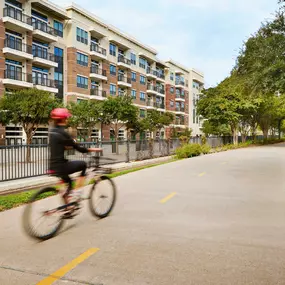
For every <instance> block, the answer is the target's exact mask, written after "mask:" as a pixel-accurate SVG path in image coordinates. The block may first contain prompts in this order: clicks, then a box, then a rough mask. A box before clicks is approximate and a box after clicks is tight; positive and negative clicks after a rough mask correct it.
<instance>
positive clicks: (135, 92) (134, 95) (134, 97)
mask: <svg viewBox="0 0 285 285" xmlns="http://www.w3.org/2000/svg"><path fill="white" fill-rule="evenodd" d="M136 97H137V91H136V90H134V89H133V90H132V98H133V99H136Z"/></svg>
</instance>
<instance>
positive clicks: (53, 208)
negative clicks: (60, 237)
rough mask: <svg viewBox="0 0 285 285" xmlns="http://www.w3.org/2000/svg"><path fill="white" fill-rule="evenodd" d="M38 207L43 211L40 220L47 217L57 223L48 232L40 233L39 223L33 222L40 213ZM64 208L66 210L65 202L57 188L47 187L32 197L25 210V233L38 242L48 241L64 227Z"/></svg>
mask: <svg viewBox="0 0 285 285" xmlns="http://www.w3.org/2000/svg"><path fill="white" fill-rule="evenodd" d="M47 197H49V198H47ZM44 198H47V199H44ZM38 207H39V208H41V209H43V210H42V211H39V213H40V218H39V219H40V220H41V219H42V218H45V217H46V218H53V219H54V220H55V221H56V223H55V224H54V225H53V226H52V228H51V229H49V230H47V231H43V232H40V231H39V230H37V229H36V227H35V225H36V224H37V223H36V222H34V221H33V218H34V216H35V214H36V213H37V212H38V210H37V208H38ZM62 208H64V200H63V198H62V197H61V196H60V195H58V191H57V190H56V189H55V188H53V187H46V188H43V189H41V190H39V191H38V192H36V193H35V194H34V195H33V196H32V197H31V199H30V201H29V202H28V204H27V205H26V207H25V209H24V213H23V227H24V230H25V232H26V233H27V234H28V235H29V236H30V237H32V238H35V239H38V240H47V239H50V238H52V237H54V236H55V235H56V233H57V232H58V231H59V230H60V228H61V227H62V225H63V219H62V214H63V211H62V210H63V209H62ZM48 209H49V210H48Z"/></svg>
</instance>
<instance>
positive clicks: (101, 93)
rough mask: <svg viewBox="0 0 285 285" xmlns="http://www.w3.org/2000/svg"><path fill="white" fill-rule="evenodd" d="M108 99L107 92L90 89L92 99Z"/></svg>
mask: <svg viewBox="0 0 285 285" xmlns="http://www.w3.org/2000/svg"><path fill="white" fill-rule="evenodd" d="M106 98H107V92H106V91H103V90H99V89H97V88H93V89H90V99H95V100H105V99H106Z"/></svg>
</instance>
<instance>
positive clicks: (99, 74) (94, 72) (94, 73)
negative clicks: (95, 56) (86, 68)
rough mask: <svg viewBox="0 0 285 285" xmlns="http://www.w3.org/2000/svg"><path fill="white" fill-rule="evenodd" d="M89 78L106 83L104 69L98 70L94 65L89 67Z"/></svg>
mask: <svg viewBox="0 0 285 285" xmlns="http://www.w3.org/2000/svg"><path fill="white" fill-rule="evenodd" d="M90 77H91V78H95V79H99V80H105V81H107V71H106V70H105V69H101V68H98V66H96V65H95V66H94V65H92V66H91V67H90Z"/></svg>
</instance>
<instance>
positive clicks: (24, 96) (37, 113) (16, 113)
mask: <svg viewBox="0 0 285 285" xmlns="http://www.w3.org/2000/svg"><path fill="white" fill-rule="evenodd" d="M60 106H61V103H60V102H59V101H58V100H57V99H55V97H54V95H53V94H51V93H49V92H46V91H42V90H38V89H36V88H32V89H20V90H17V91H15V92H13V93H11V94H5V95H4V96H3V97H2V98H1V99H0V113H1V115H0V123H1V124H3V125H8V124H10V123H12V124H20V125H21V126H22V127H23V129H24V131H25V133H26V136H27V145H28V146H29V145H30V144H31V143H32V138H33V136H34V134H35V132H36V131H37V129H38V127H39V125H47V124H48V121H49V118H50V112H51V110H52V109H53V108H55V107H60ZM27 161H28V162H30V148H29V147H28V151H27Z"/></svg>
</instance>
